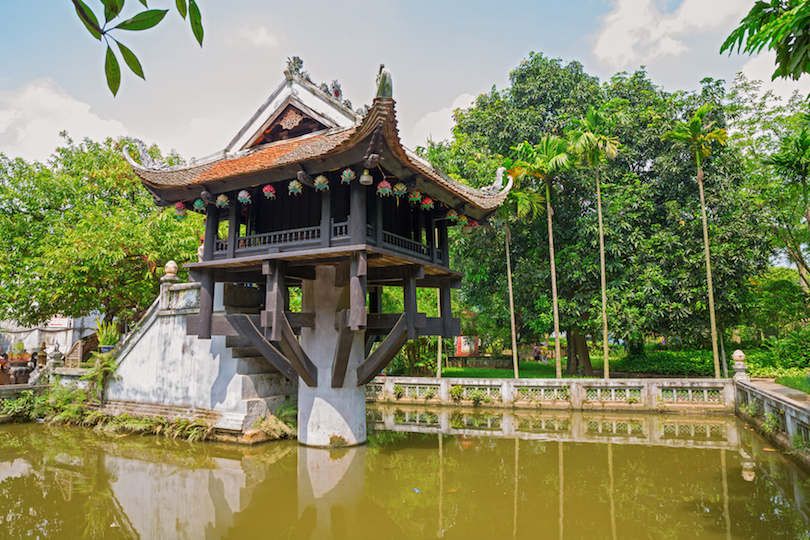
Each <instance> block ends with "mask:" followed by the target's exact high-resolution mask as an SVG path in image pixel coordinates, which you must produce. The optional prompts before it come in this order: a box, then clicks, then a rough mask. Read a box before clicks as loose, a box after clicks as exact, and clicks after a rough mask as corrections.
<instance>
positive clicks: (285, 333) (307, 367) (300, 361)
mask: <svg viewBox="0 0 810 540" xmlns="http://www.w3.org/2000/svg"><path fill="white" fill-rule="evenodd" d="M278 322H279V324H278V326H280V328H279V330H280V332H279V333H280V334H281V336H280V338H281V339H280V340H279V346H280V347H281V350H282V352H283V353H284V356H286V357H287V360H288V361H289V362H290V364H292V366H293V368H295V371H297V372H298V375H299V376H300V377H301V379H303V380H304V382H305V383H306V384H307V386H310V387H313V388H314V387H316V386H318V368H317V367H315V364H313V363H312V360H310V359H309V356H307V353H305V352H304V349H302V348H301V344H300V343H299V342H298V338H297V337H296V336H295V334H294V333H293V330H292V327H291V326H290V323H289V321H288V320H287V316H286V315H285V314H284V312H283V311H282V312H281V316H280V317H278ZM273 330H275V328H273Z"/></svg>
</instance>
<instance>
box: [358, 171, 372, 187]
mask: <svg viewBox="0 0 810 540" xmlns="http://www.w3.org/2000/svg"><path fill="white" fill-rule="evenodd" d="M360 183H361V184H363V185H364V186H370V185H371V184H373V183H374V177H373V176H371V173H369V172H368V169H363V174H362V176H360Z"/></svg>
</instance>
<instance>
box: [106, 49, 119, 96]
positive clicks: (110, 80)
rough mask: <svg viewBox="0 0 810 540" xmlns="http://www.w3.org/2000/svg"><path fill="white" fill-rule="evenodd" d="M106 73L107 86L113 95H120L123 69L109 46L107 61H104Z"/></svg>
mask: <svg viewBox="0 0 810 540" xmlns="http://www.w3.org/2000/svg"><path fill="white" fill-rule="evenodd" d="M104 73H105V74H106V75H107V86H109V87H110V92H112V94H113V95H116V94H118V87H120V86H121V68H120V67H119V65H118V59H117V58H116V57H115V54H114V53H113V50H112V48H111V47H110V46H109V45H108V46H107V59H106V60H105V61H104Z"/></svg>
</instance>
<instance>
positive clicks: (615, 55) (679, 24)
mask: <svg viewBox="0 0 810 540" xmlns="http://www.w3.org/2000/svg"><path fill="white" fill-rule="evenodd" d="M750 9H751V2H750V0H682V2H681V3H680V5H679V6H678V8H677V9H676V10H674V11H673V12H671V13H663V12H662V11H661V10H659V9H658V7H656V5H655V1H654V0H616V6H615V8H614V9H613V11H611V12H610V13H608V14H607V15H606V16H605V17H604V20H603V23H602V27H601V28H600V30H599V32H598V33H597V36H596V43H595V46H594V50H593V52H594V54H595V55H596V57H597V58H598V59H599V60H600V61H602V62H604V63H606V64H608V65H609V66H610V67H611V68H613V69H627V68H635V67H638V66H639V65H643V64H647V63H649V62H651V61H653V60H655V59H657V58H661V57H666V56H669V57H677V56H680V55H682V54H685V53H687V52H689V50H690V48H689V45H687V42H688V41H689V39H688V38H690V37H692V36H694V35H696V34H707V33H712V32H716V31H718V30H725V29H726V28H729V31H730V28H731V27H732V25H733V24H735V23H737V22H738V21H739V20H741V19H742V18H743V17H744V16H745V14H746V13H747V12H748V10H750Z"/></svg>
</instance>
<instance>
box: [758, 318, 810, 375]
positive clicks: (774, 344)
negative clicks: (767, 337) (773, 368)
mask: <svg viewBox="0 0 810 540" xmlns="http://www.w3.org/2000/svg"><path fill="white" fill-rule="evenodd" d="M766 345H767V346H768V348H769V349H770V351H771V353H772V356H773V357H774V359H775V360H776V363H777V365H779V366H780V367H785V368H810V327H800V328H799V329H797V330H796V331H794V332H790V333H788V334H786V335H785V337H783V338H781V339H776V340H771V341H768V342H767V343H766Z"/></svg>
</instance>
